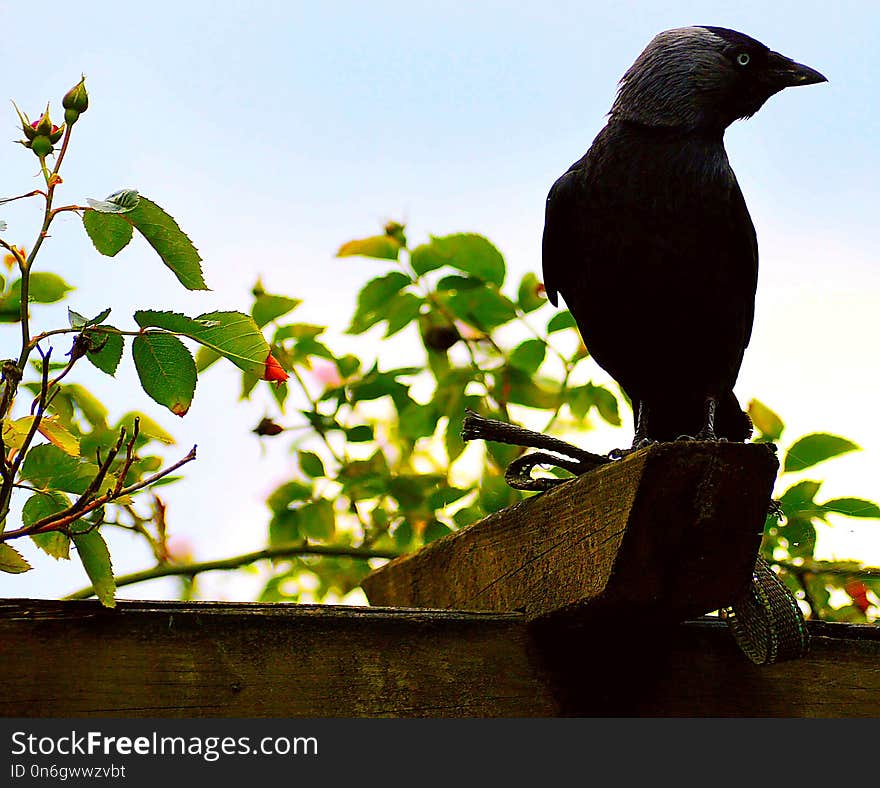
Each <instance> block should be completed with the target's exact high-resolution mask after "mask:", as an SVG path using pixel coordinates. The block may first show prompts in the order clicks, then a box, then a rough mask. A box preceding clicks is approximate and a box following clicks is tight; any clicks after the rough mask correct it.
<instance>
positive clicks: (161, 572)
mask: <svg viewBox="0 0 880 788" xmlns="http://www.w3.org/2000/svg"><path fill="white" fill-rule="evenodd" d="M299 555H321V556H334V557H348V558H395V557H397V556H398V555H399V553H396V552H393V551H391V550H368V549H365V548H363V547H334V546H332V545H310V544H309V543H308V542H297V543H296V544H292V545H278V546H277V547H268V548H266V549H265V550H257V551H256V552H253V553H245V554H244V555H238V556H235V557H233V558H223V559H220V560H217V561H203V562H201V563H197V564H161V565H160V566H156V567H153V568H152V569H145V570H143V571H141V572H133V573H132V574H130V575H121V576H120V577H117V578H116V587H117V588H121V587H122V586H128V585H133V584H134V583H142V582H144V581H145V580H155V579H156V578H159V577H189V578H192V577H195V576H196V575H198V574H201V573H202V572H214V571H218V570H233V569H241V568H242V567H243V566H249V565H250V564H255V563H257V562H258V561H267V560H273V559H277V558H294V557H296V556H299ZM94 593H95V591H94V589H93V588H92V587H89V588H83V589H81V590H79V591H75V592H74V593H72V594H69V595H68V596H66V597H65V599H88V598H89V597H90V596H94Z"/></svg>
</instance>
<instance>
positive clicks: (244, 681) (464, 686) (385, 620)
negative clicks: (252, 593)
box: [0, 600, 558, 717]
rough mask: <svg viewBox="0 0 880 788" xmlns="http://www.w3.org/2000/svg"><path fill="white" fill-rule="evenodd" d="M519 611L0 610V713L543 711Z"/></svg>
mask: <svg viewBox="0 0 880 788" xmlns="http://www.w3.org/2000/svg"><path fill="white" fill-rule="evenodd" d="M527 642H528V638H527V633H526V631H525V629H524V627H523V626H522V621H521V617H519V616H516V615H484V614H460V613H454V612H445V611H441V612H432V613H428V612H425V611H421V610H420V611H399V610H396V611H393V612H389V611H383V610H375V609H369V608H351V607H345V608H343V607H331V606H319V605H285V604H273V605H258V604H252V605H249V604H222V603H206V602H202V603H196V604H191V603H172V602H167V603H161V602H120V603H119V604H118V606H117V608H116V609H115V610H106V609H104V608H102V607H101V606H100V605H99V604H98V603H96V602H94V601H82V602H80V601H76V602H73V601H66V602H51V601H43V600H10V601H5V602H0V672H2V675H3V691H2V693H0V715H2V716H4V717H29V716H40V717H47V716H54V717H86V716H128V717H149V716H157V717H298V716H299V717H337V716H338V717H376V716H396V717H401V716H403V717H410V716H412V717H430V716H450V717H462V716H477V717H484V716H485V717H495V716H522V715H524V714H535V715H542V716H543V715H552V714H555V713H556V712H557V711H558V709H557V707H556V702H555V700H554V698H553V696H552V695H551V694H550V692H549V690H548V689H547V683H546V681H544V680H543V678H542V677H541V675H540V672H541V669H540V668H538V667H535V666H534V665H533V664H532V662H531V661H530V658H529V653H528V648H527Z"/></svg>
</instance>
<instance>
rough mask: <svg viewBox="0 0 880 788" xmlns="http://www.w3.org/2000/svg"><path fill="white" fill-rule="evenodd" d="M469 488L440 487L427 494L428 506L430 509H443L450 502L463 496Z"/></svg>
mask: <svg viewBox="0 0 880 788" xmlns="http://www.w3.org/2000/svg"><path fill="white" fill-rule="evenodd" d="M469 492H471V491H470V490H462V489H460V488H458V487H440V488H439V489H437V490H434V492H432V493H431V494H430V495H429V496H428V506H429V507H430V508H431V509H432V510H435V509H443V508H445V507H447V506H449V504H451V503H455V501H457V500H459V499H460V498H463V497H464V496H465V495H467V494H468V493H469Z"/></svg>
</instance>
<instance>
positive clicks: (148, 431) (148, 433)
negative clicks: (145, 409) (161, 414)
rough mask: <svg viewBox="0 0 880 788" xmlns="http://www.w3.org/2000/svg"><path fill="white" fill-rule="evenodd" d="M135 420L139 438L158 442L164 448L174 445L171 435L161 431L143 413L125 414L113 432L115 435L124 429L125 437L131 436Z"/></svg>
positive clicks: (158, 426) (157, 425)
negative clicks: (162, 444) (163, 445)
mask: <svg viewBox="0 0 880 788" xmlns="http://www.w3.org/2000/svg"><path fill="white" fill-rule="evenodd" d="M135 419H137V422H138V435H139V436H140V437H141V438H146V439H148V440H153V441H158V442H159V443H164V444H165V445H166V446H172V445H173V444H174V443H176V441H175V440H174V436H173V435H171V434H170V433H169V432H168V431H167V430H165V429H163V428H162V426H161V425H159V424H157V423H156V422H155V421H153V419H151V418H150V417H149V416H147V415H146V414H145V413H140V412H138V411H131V412H129V413H126V414H125V415H124V416H123V417H122V418H121V419H119V421H118V422H117V423H116V426H115V427H114V428H113V431H114V432H115V433H118V432H119V430H120V429H122V428H124V429H125V434H126V435H133V434H134V420H135Z"/></svg>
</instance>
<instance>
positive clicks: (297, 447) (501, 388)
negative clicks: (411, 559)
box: [207, 223, 880, 621]
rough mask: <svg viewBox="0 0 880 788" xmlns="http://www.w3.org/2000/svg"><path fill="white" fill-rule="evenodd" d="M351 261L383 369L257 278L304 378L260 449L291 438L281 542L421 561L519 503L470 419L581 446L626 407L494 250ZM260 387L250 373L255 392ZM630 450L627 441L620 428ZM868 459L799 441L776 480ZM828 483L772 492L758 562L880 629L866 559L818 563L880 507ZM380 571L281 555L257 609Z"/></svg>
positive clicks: (497, 451)
mask: <svg viewBox="0 0 880 788" xmlns="http://www.w3.org/2000/svg"><path fill="white" fill-rule="evenodd" d="M338 255H339V256H340V257H350V256H351V257H361V258H367V260H365V264H366V265H367V266H370V267H372V268H373V270H375V266H377V264H378V266H379V270H375V275H374V276H373V277H372V278H371V279H369V280H368V281H367V282H366V283H365V284H364V286H363V287H362V288H361V290H360V292H359V293H358V296H357V300H356V304H355V307H354V311H353V314H352V316H351V319H350V320H349V321H348V329H347V332H348V333H349V334H352V335H361V334H367V335H368V336H370V337H372V338H374V339H375V344H374V346H373V347H374V348H375V357H376V358H377V359H380V360H381V361H371V362H367V363H365V362H364V361H363V360H362V359H361V358H358V357H355V356H353V355H350V354H344V355H340V354H337V353H334V352H333V350H332V349H331V348H330V347H329V344H330V343H328V342H326V341H324V335H325V332H326V331H327V328H326V327H324V326H315V325H309V324H304V323H297V322H290V313H291V312H293V311H294V310H295V308H296V307H297V306H298V304H299V302H298V301H297V300H296V299H293V298H289V297H285V296H280V295H274V294H269V293H267V292H266V291H265V289H264V287H263V285H262V283H260V282H258V283H257V285H256V287H255V288H254V291H253V294H254V303H253V307H252V311H251V314H252V316H253V317H254V319H255V321H256V322H257V324H258V325H260V326H261V327H265V328H266V330H267V332H268V333H267V335H268V336H271V342H270V344H271V350H272V354H273V355H274V356H275V357H276V358H278V359H279V360H280V361H281V363H282V364H283V366H284V367H285V369H287V370H288V371H289V372H290V375H291V377H290V379H289V381H288V382H287V383H284V384H279V385H277V387H276V388H275V389H274V392H275V402H276V405H277V408H278V412H277V413H275V414H271V415H267V416H266V417H265V418H264V419H263V420H262V421H261V422H260V424H259V425H257V427H256V428H255V430H254V432H255V433H256V434H257V435H259V436H260V439H261V440H271V441H277V440H282V439H284V436H285V435H292V436H294V438H293V441H292V443H291V451H292V452H293V453H294V455H295V457H296V466H295V470H294V473H293V474H292V476H291V478H289V479H288V480H286V481H284V482H283V483H282V484H281V485H279V486H278V488H277V489H276V490H275V491H274V492H272V494H271V495H270V496H269V497H268V499H267V502H266V503H267V506H268V509H269V521H268V540H269V545H270V546H281V545H284V544H303V543H310V544H313V543H318V544H325V545H339V546H345V547H360V548H366V549H370V548H373V549H376V550H386V551H387V550H392V551H397V552H399V553H409V552H413V551H415V550H417V549H418V548H419V547H421V546H422V545H424V544H427V543H428V542H431V541H432V540H434V539H437V538H439V537H441V536H443V535H445V534H448V533H450V532H451V531H454V530H456V529H458V528H461V527H463V526H466V525H469V524H471V523H473V522H475V521H477V520H479V519H481V518H482V517H484V516H486V515H487V514H490V513H491V512H494V511H497V510H499V509H502V508H504V507H506V506H510V505H512V504H514V503H516V502H517V501H518V500H520V498H521V497H522V496H523V495H524V493H521V492H517V491H515V490H512V489H511V488H509V487H508V486H507V484H506V483H505V481H504V478H503V472H504V469H505V468H506V466H507V464H508V463H509V462H510V461H511V460H512V459H514V458H515V457H517V456H518V455H519V454H520V453H521V452H522V451H523V450H522V449H518V448H516V447H510V446H504V445H500V444H494V443H488V444H485V445H484V444H482V443H477V444H474V445H468V446H466V445H465V444H464V443H463V442H462V440H461V438H460V434H459V433H460V430H461V422H462V417H463V415H464V411H465V409H466V408H470V409H472V410H475V411H477V412H478V413H480V414H482V415H485V416H488V417H492V418H497V419H503V420H505V421H515V422H519V423H525V424H526V426H529V427H531V428H532V429H537V430H539V431H543V432H553V433H555V434H557V435H558V436H559V437H564V438H566V439H568V440H572V439H575V442H577V438H578V437H579V436H580V437H582V436H583V435H584V434H585V433H586V432H588V431H589V430H591V429H594V428H595V427H597V426H599V425H605V426H612V427H617V426H620V424H621V418H620V409H621V407H622V406H623V407H628V406H627V404H626V402H625V399H624V398H623V396H622V395H621V393H620V392H619V390H618V389H617V387H616V386H613V385H606V384H604V383H601V382H596V380H600V381H602V380H607V376H605V375H604V374H603V373H601V371H600V370H599V368H598V367H597V366H596V365H595V363H594V362H593V361H592V360H590V358H589V355H588V353H587V351H586V349H585V348H584V346H583V344H582V342H581V341H580V337H579V335H578V333H577V329H576V327H575V323H574V320H573V319H572V318H571V315H570V314H569V313H568V312H567V311H564V310H562V311H558V310H553V309H552V308H551V307H547V308H545V305H546V303H547V300H546V297H545V295H544V291H543V287H542V285H541V283H540V282H539V280H538V279H537V277H536V276H535V275H534V274H532V273H528V274H526V275H525V276H524V277H523V278H522V279H521V280H520V281H519V282H514V283H509V282H507V271H506V265H505V261H504V257H503V256H502V254H501V253H500V252H499V251H498V249H497V248H496V247H495V246H494V245H493V244H491V243H490V242H489V241H488V240H487V239H486V238H484V237H482V236H479V235H475V234H455V235H449V236H443V237H431V238H430V239H429V240H428V241H427V242H425V243H422V244H419V245H417V246H414V247H411V246H410V245H409V244H408V241H407V238H406V235H405V228H404V227H403V226H402V225H400V224H397V223H389V224H388V225H387V226H386V227H385V232H384V234H382V235H378V236H373V237H369V238H363V239H358V240H353V241H350V242H348V243H345V244H343V245H342V246H341V247H340V249H339V251H338ZM416 337H417V339H418V344H417V345H416V344H415V343H414V342H413V339H414V338H416ZM395 362H396V363H395ZM207 363H210V360H207ZM404 363H406V365H405V366H404V365H403V364H404ZM252 382H253V381H252V380H251V379H249V378H248V376H247V375H244V377H243V396H248V394H249V392H250V389H251V385H252ZM290 387H293V388H292V389H291V388H290ZM293 392H295V396H290V395H291V394H292V393H293ZM293 402H296V403H297V404H296V405H293V404H291V403H293ZM302 403H306V407H303V406H302ZM621 403H623V405H622V404H621ZM749 414H750V416H751V418H752V420H753V421H754V424H755V428H756V435H755V440H758V441H772V442H779V441H780V440H781V438H782V435H783V432H784V424H783V422H782V420H781V419H780V417H779V416H778V415H776V414H775V413H774V412H773V411H772V410H770V408H768V407H767V406H765V405H763V404H762V403H760V402H758V401H753V402H752V403H750V405H749ZM611 434H614V432H612V433H611ZM618 443H619V444H620V445H627V444H628V443H629V437H628V436H627V435H624V434H623V433H622V431H621V432H620V434H619V441H618ZM857 448H858V447H857V446H856V445H855V444H853V443H852V442H850V441H848V440H846V439H844V438H841V437H838V436H834V435H826V434H813V435H807V436H804V437H801V438H799V439H798V440H796V441H795V442H794V443H792V444H791V445H789V446H787V448H786V449H785V450H784V452H783V454H782V456H781V463H782V469H783V471H782V474H781V476H780V479H779V484H780V485H781V486H783V487H784V486H785V485H786V484H787V483H788V480H789V479H790V478H791V476H792V475H794V474H800V473H802V472H803V471H804V470H807V469H812V468H813V466H815V465H816V464H817V463H819V462H822V461H825V460H828V459H830V458H832V457H835V456H838V455H840V454H843V453H845V452H849V451H853V450H856V449H857ZM820 484H821V483H820V482H813V481H798V482H796V483H794V484H791V485H790V486H788V487H787V488H786V489H781V490H779V491H778V492H777V497H778V498H779V501H780V503H779V512H778V514H776V515H773V516H770V517H768V519H767V528H766V538H765V540H764V544H763V547H762V551H763V554H764V555H765V557H767V558H768V560H770V561H771V562H773V563H774V564H775V565H776V567H777V568H778V569H779V571H780V573H781V575H782V576H783V578H784V579H785V581H786V582H787V583H788V584H789V585H790V586H791V588H792V590H793V591H794V592H795V593H796V594H797V595H798V598H799V599H801V600H803V602H804V605H805V607H809V609H810V613H811V615H813V616H814V617H822V618H827V619H833V620H846V621H868V620H875V619H876V618H877V616H878V613H880V608H878V594H880V580H878V579H877V578H873V577H870V576H868V575H869V574H870V573H868V575H865V576H863V574H864V573H863V574H859V572H860V567H859V566H858V565H857V564H855V563H849V564H832V563H829V562H817V561H815V560H814V559H813V554H814V548H815V544H816V524H817V523H828V522H829V516H830V515H831V516H833V515H840V516H845V517H856V518H878V517H880V509H878V507H877V505H876V504H874V503H872V502H870V501H867V500H863V499H860V498H836V499H832V500H827V501H824V502H823V503H819V502H817V500H816V496H817V494H818V491H819V487H820ZM525 494H526V495H528V493H525ZM376 563H377V562H376V561H375V560H372V561H371V559H368V558H351V557H339V558H327V557H313V556H306V555H295V556H291V557H290V558H289V559H278V560H276V562H275V564H274V568H273V574H272V577H271V579H270V580H269V581H268V583H267V584H266V586H265V588H264V589H263V592H262V594H261V596H260V598H261V599H263V600H286V601H296V600H305V601H313V600H314V601H325V600H339V599H341V598H343V597H344V596H345V595H346V594H347V593H349V592H350V591H351V590H352V589H354V588H356V587H357V585H358V584H359V582H360V581H361V579H362V578H363V577H364V576H365V575H366V574H367V573H368V572H369V571H370V568H371V566H374V565H376ZM836 592H839V593H836Z"/></svg>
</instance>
